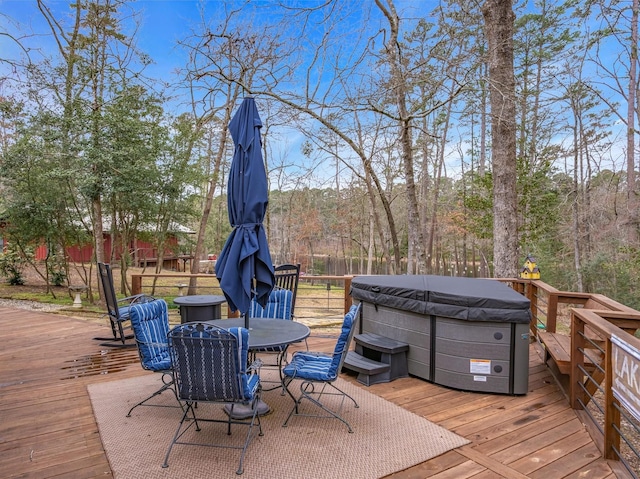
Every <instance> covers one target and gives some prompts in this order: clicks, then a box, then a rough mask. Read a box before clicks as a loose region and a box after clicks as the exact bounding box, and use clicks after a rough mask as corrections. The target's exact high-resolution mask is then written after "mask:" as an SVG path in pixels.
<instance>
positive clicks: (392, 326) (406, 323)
mask: <svg viewBox="0 0 640 479" xmlns="http://www.w3.org/2000/svg"><path fill="white" fill-rule="evenodd" d="M362 330H363V331H366V332H367V333H375V334H379V335H381V336H385V337H387V338H391V339H395V340H396V341H403V342H405V343H407V344H409V352H408V355H407V365H408V370H409V374H411V375H413V376H417V377H419V378H422V379H426V380H427V381H431V380H432V378H431V319H430V318H429V316H425V315H422V314H416V313H412V312H410V311H402V310H399V309H395V308H389V307H387V306H381V305H378V306H376V305H374V304H371V303H368V302H366V301H362Z"/></svg>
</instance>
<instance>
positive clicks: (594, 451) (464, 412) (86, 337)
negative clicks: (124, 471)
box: [0, 308, 628, 479]
mask: <svg viewBox="0 0 640 479" xmlns="http://www.w3.org/2000/svg"><path fill="white" fill-rule="evenodd" d="M109 331H110V330H109V329H108V328H107V327H106V326H101V325H98V324H95V323H91V322H88V321H84V320H80V319H74V318H69V317H66V316H61V315H56V314H48V313H37V312H31V311H26V310H13V309H6V308H0V341H1V346H0V471H1V472H0V476H1V477H3V478H13V477H24V478H28V477H33V478H38V479H42V478H52V477H61V478H82V479H86V478H92V477H101V478H104V477H113V476H112V473H111V469H110V468H109V463H108V461H107V458H106V456H105V454H104V451H103V449H102V444H101V442H100V436H99V433H98V429H97V425H96V422H95V420H94V417H93V412H92V408H91V403H90V401H89V396H88V394H87V390H86V386H87V384H91V383H94V382H98V381H110V380H114V379H121V378H125V377H132V376H140V375H143V374H150V373H148V372H145V371H143V370H142V368H141V367H140V366H139V364H138V358H137V353H136V351H135V350H134V349H121V350H118V349H109V350H106V351H105V349H104V348H101V347H100V346H99V345H98V343H97V341H94V340H92V338H93V337H94V336H96V335H105V334H106V333H108V332H109ZM333 344H334V339H333V338H327V337H321V336H315V335H313V334H312V336H311V338H310V339H309V345H310V349H314V350H330V349H331V348H332V347H333ZM529 371H530V373H529V393H528V394H527V395H525V396H506V395H492V394H478V393H468V392H461V391H455V390H451V389H447V388H444V387H441V386H437V385H433V384H430V383H428V382H426V381H423V380H420V379H416V378H405V379H398V380H396V381H393V382H391V383H385V384H376V385H373V386H371V387H369V388H368V390H369V391H370V392H372V393H374V394H377V395H379V396H381V397H383V398H385V399H387V400H389V401H392V402H394V403H396V404H398V405H400V406H402V407H403V408H405V409H408V410H410V411H413V412H414V413H416V414H419V415H422V416H424V417H426V418H427V419H429V420H431V421H432V422H435V423H437V424H439V425H441V426H443V427H445V428H447V429H449V430H451V431H454V432H456V433H457V434H460V435H462V436H464V437H466V438H468V439H469V440H470V441H471V444H469V445H467V446H464V447H462V448H459V449H457V450H454V451H450V452H448V453H446V454H443V455H441V456H439V457H436V458H434V459H432V460H430V461H427V462H424V463H422V464H419V465H417V466H415V467H412V468H410V469H407V470H405V471H399V472H397V473H395V474H392V475H391V476H389V478H394V479H413V478H427V477H429V478H437V479H444V478H452V479H461V478H471V477H472V478H474V479H484V478H497V477H505V478H525V477H531V478H544V479H555V478H579V477H588V478H589V479H598V478H609V479H611V478H615V477H618V478H622V477H628V475H626V473H625V472H624V471H623V470H622V468H620V467H618V466H617V465H616V464H615V463H608V462H607V461H605V460H603V459H601V454H600V451H599V450H598V448H597V447H596V445H595V444H594V442H593V441H592V440H591V438H590V436H589V434H588V433H587V431H586V430H585V427H584V426H583V424H582V423H581V422H580V421H579V420H578V418H577V416H576V414H575V413H574V412H573V411H572V410H571V409H570V408H569V404H568V401H567V399H566V398H565V396H564V395H563V393H562V392H561V390H560V389H559V388H558V387H557V385H556V383H555V381H554V379H553V377H552V376H551V374H550V371H549V369H548V368H547V366H546V365H544V364H543V362H542V359H541V355H540V354H539V352H538V351H537V347H536V346H535V345H532V346H531V354H530V369H529ZM346 377H347V378H349V379H351V380H352V381H354V382H355V380H354V378H353V377H350V376H346Z"/></svg>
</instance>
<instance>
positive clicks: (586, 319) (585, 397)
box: [501, 279, 640, 477]
mask: <svg viewBox="0 0 640 479" xmlns="http://www.w3.org/2000/svg"><path fill="white" fill-rule="evenodd" d="M501 281H504V282H507V283H510V285H511V287H512V288H513V289H515V290H516V291H519V292H520V293H521V294H524V295H525V296H527V298H529V300H530V301H531V315H532V320H531V333H532V337H533V338H535V339H536V340H537V341H538V343H539V345H540V347H541V348H542V349H541V350H542V351H543V354H545V360H546V362H547V364H548V365H549V366H550V367H551V368H552V370H554V371H555V372H556V373H557V374H556V378H557V380H558V383H559V385H560V386H561V387H562V388H563V389H564V391H565V393H566V394H567V397H568V400H569V402H570V404H571V407H572V408H573V409H575V410H576V413H577V414H578V416H579V417H580V419H581V420H582V422H583V423H584V424H585V426H586V427H587V429H588V431H589V433H590V435H591V437H592V438H593V440H594V442H595V443H596V444H597V445H598V447H599V449H600V451H601V452H602V455H603V457H604V458H606V459H610V460H616V461H619V463H620V464H621V465H623V466H624V469H625V470H626V472H628V473H629V474H631V475H632V476H633V477H638V474H639V472H640V450H639V446H640V339H638V338H637V337H636V334H637V333H638V331H639V330H640V312H638V311H636V310H635V309H633V308H630V307H628V306H625V305H623V304H621V303H618V302H617V301H614V300H612V299H611V298H608V297H606V296H603V295H601V294H590V293H577V292H569V291H559V290H557V289H555V288H553V287H551V286H549V285H548V284H546V283H544V282H542V281H538V280H518V279H511V280H501ZM612 338H613V340H612ZM621 345H622V346H621ZM620 351H624V353H621V352H620ZM621 356H624V357H623V358H621ZM616 361H617V363H616ZM620 398H622V399H623V400H622V401H621V400H620Z"/></svg>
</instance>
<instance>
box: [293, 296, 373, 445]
mask: <svg viewBox="0 0 640 479" xmlns="http://www.w3.org/2000/svg"><path fill="white" fill-rule="evenodd" d="M360 314H361V308H360V304H358V305H354V306H352V307H351V309H350V310H349V312H348V313H347V315H345V322H343V330H342V331H343V333H344V328H345V324H346V321H347V319H348V316H349V315H351V326H350V329H349V331H348V333H347V335H346V338H345V339H344V343H343V344H342V345H341V344H340V339H341V338H342V333H341V338H339V339H338V341H337V342H336V347H335V349H334V351H333V354H332V355H329V354H325V353H315V352H311V353H310V352H306V351H297V352H295V353H294V355H293V358H292V361H291V364H295V357H296V355H297V354H303V355H306V356H309V355H312V356H316V357H323V358H326V359H327V360H331V362H333V361H336V360H337V361H338V368H337V372H336V374H335V377H331V378H328V379H325V380H319V379H313V378H310V377H305V376H304V375H301V376H298V375H297V374H298V373H297V371H295V370H294V371H293V372H291V371H287V368H285V370H284V375H285V377H284V380H283V384H284V387H285V391H286V392H287V393H288V394H289V396H291V399H293V402H294V406H293V408H292V409H291V412H289V415H288V416H287V419H286V420H285V422H284V424H283V425H282V426H283V427H287V425H288V423H289V420H290V419H291V417H292V416H302V417H316V418H318V417H319V418H336V419H338V420H340V421H341V422H342V423H344V424H345V425H346V426H347V429H348V430H349V432H350V433H352V432H353V429H352V428H351V425H350V424H349V423H348V422H347V420H346V419H344V418H343V417H342V416H341V415H340V412H341V410H342V407H343V405H344V400H345V399H346V398H349V399H350V400H351V402H353V405H354V407H356V408H358V407H360V406H358V403H357V401H356V400H355V399H354V398H353V397H351V396H350V395H349V394H347V393H346V392H345V391H343V390H342V389H340V388H339V387H337V386H336V385H335V384H334V382H335V380H336V379H338V376H339V375H340V372H341V371H342V365H343V364H344V360H345V358H346V356H347V352H348V351H349V347H350V344H351V340H352V339H353V335H354V333H355V330H356V323H357V322H358V320H359V319H360V318H359V316H360ZM295 379H301V380H302V381H301V383H300V395H299V396H298V397H297V398H296V397H295V396H294V395H293V393H291V391H290V390H289V385H290V384H291V382H292V381H293V380H295ZM317 387H319V390H316V388H317ZM322 396H342V402H341V403H340V407H339V408H338V409H337V410H332V409H330V408H328V407H327V406H325V405H324V404H323V403H322V402H321V399H322ZM305 399H307V400H308V401H310V402H311V403H313V404H315V405H316V406H317V407H319V408H320V409H322V410H323V411H325V412H326V413H327V414H325V415H322V414H303V413H301V412H300V410H299V406H300V404H301V403H302V401H303V400H305Z"/></svg>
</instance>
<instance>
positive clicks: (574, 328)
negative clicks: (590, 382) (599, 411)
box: [569, 309, 586, 409]
mask: <svg viewBox="0 0 640 479" xmlns="http://www.w3.org/2000/svg"><path fill="white" fill-rule="evenodd" d="M570 327H571V332H570V335H571V369H570V371H569V383H570V391H569V394H570V398H571V401H570V403H571V407H572V408H573V409H582V405H581V404H580V401H582V403H583V404H585V403H586V402H585V397H584V391H583V390H582V388H581V387H580V386H578V382H580V383H581V384H582V372H581V370H582V369H584V356H583V355H582V354H581V353H580V349H582V350H584V346H585V345H584V337H583V335H584V322H583V321H582V320H581V319H580V318H578V316H577V315H576V314H575V313H574V311H573V309H572V310H571V326H570ZM578 395H580V401H579V400H578Z"/></svg>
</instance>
